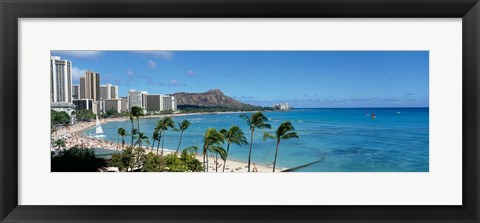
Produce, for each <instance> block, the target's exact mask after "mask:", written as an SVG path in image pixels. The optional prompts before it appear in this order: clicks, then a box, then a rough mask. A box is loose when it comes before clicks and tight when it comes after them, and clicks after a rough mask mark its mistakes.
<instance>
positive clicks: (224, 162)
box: [222, 142, 230, 172]
mask: <svg viewBox="0 0 480 223" xmlns="http://www.w3.org/2000/svg"><path fill="white" fill-rule="evenodd" d="M229 150H230V142H228V145H227V157H226V158H225V161H223V171H222V172H225V165H226V164H227V159H228V151H229Z"/></svg>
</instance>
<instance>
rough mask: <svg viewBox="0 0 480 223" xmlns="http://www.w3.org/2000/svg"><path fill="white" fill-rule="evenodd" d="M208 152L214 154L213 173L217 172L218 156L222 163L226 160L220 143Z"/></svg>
mask: <svg viewBox="0 0 480 223" xmlns="http://www.w3.org/2000/svg"><path fill="white" fill-rule="evenodd" d="M210 152H212V153H215V172H218V155H220V158H221V159H222V160H223V163H225V161H226V160H227V152H226V151H225V149H223V148H222V147H221V145H220V143H217V146H214V147H211V148H210Z"/></svg>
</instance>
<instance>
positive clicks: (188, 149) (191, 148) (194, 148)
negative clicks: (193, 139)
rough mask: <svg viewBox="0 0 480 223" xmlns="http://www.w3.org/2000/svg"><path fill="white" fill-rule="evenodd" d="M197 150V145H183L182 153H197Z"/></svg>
mask: <svg viewBox="0 0 480 223" xmlns="http://www.w3.org/2000/svg"><path fill="white" fill-rule="evenodd" d="M197 151H198V147H197V146H189V147H185V148H184V149H183V150H182V153H184V154H188V153H197Z"/></svg>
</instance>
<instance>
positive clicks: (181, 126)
mask: <svg viewBox="0 0 480 223" xmlns="http://www.w3.org/2000/svg"><path fill="white" fill-rule="evenodd" d="M190 125H191V123H190V122H189V121H188V120H183V121H182V122H181V123H178V128H179V129H180V131H181V133H180V140H179V141H178V147H177V151H176V152H175V153H178V150H179V149H180V145H181V144H182V138H183V132H184V131H185V130H187V129H188V127H190Z"/></svg>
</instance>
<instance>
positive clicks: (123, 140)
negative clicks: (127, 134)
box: [122, 135, 125, 149]
mask: <svg viewBox="0 0 480 223" xmlns="http://www.w3.org/2000/svg"><path fill="white" fill-rule="evenodd" d="M124 145H125V139H123V135H122V149H123V146H124Z"/></svg>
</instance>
